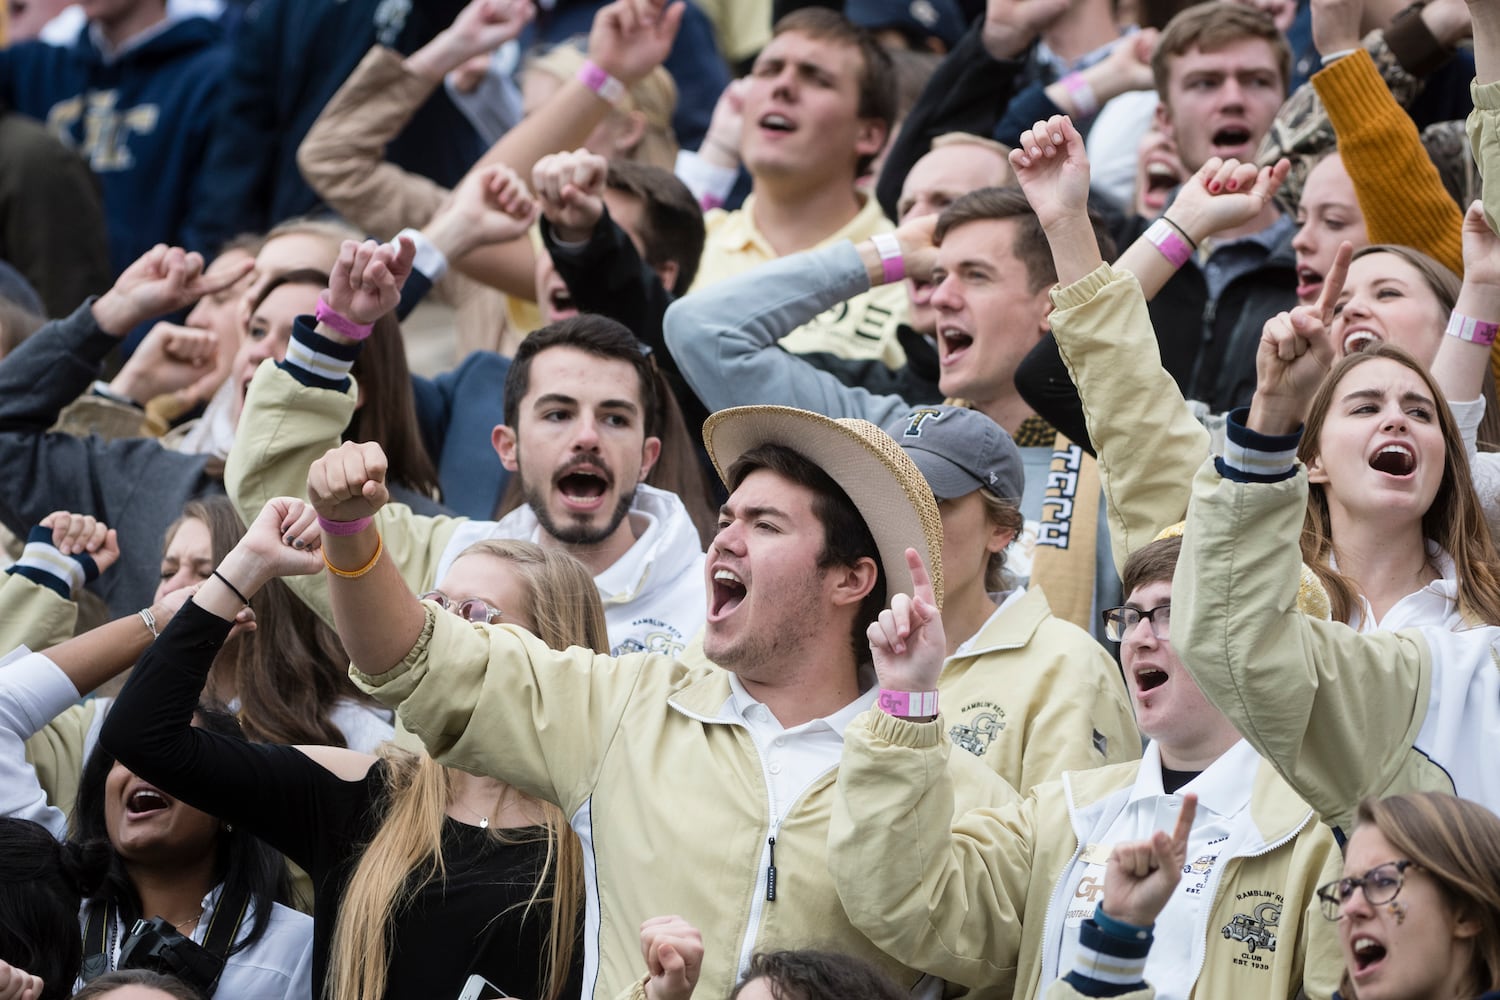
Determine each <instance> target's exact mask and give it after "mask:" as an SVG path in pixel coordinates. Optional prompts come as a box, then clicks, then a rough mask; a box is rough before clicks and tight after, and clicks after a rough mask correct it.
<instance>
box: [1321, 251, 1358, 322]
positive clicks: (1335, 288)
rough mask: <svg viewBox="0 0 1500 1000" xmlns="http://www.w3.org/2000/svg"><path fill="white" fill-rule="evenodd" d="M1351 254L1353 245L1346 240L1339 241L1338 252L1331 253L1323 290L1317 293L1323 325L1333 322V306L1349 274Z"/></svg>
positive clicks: (1352, 254)
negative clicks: (1330, 262) (1331, 259)
mask: <svg viewBox="0 0 1500 1000" xmlns="http://www.w3.org/2000/svg"><path fill="white" fill-rule="evenodd" d="M1353 256H1354V245H1353V244H1352V243H1349V242H1348V241H1347V240H1346V241H1344V242H1343V243H1340V244H1339V249H1338V253H1336V254H1334V255H1333V266H1332V267H1330V268H1329V269H1328V273H1327V274H1326V275H1324V277H1323V290H1322V292H1320V293H1319V294H1318V314H1319V315H1320V316H1322V318H1323V325H1324V326H1327V325H1328V324H1329V323H1332V322H1333V307H1334V304H1335V303H1337V302H1338V300H1339V295H1340V293H1342V292H1343V290H1344V279H1345V278H1347V277H1348V276H1349V261H1350V259H1351V258H1353Z"/></svg>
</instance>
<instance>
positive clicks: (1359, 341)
mask: <svg viewBox="0 0 1500 1000" xmlns="http://www.w3.org/2000/svg"><path fill="white" fill-rule="evenodd" d="M1378 343H1380V337H1379V335H1377V334H1376V333H1375V332H1374V331H1372V330H1352V331H1350V332H1349V333H1348V334H1347V335H1346V336H1345V337H1344V353H1345V354H1358V353H1359V352H1360V351H1364V350H1368V349H1369V348H1371V347H1374V346H1375V345H1376V344H1378Z"/></svg>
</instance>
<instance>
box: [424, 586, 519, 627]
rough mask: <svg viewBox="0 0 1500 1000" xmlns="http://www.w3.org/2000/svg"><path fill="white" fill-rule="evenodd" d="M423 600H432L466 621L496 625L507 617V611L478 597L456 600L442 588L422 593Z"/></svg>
mask: <svg viewBox="0 0 1500 1000" xmlns="http://www.w3.org/2000/svg"><path fill="white" fill-rule="evenodd" d="M422 600H424V601H432V602H433V603H434V604H436V605H437V606H438V607H440V608H442V609H443V610H444V611H451V612H452V613H453V614H455V615H458V617H460V618H463V619H465V620H466V621H471V622H478V623H479V624H481V625H494V624H496V623H498V622H499V621H500V619H501V618H504V617H505V612H503V611H501V610H500V609H499V608H496V607H492V606H491V605H489V604H486V603H485V602H484V601H482V600H480V599H479V598H477V597H469V598H465V599H464V600H462V601H455V600H454V599H453V598H451V597H449V596H448V595H447V594H445V593H443V592H442V591H441V590H431V591H428V592H427V593H425V594H423V595H422Z"/></svg>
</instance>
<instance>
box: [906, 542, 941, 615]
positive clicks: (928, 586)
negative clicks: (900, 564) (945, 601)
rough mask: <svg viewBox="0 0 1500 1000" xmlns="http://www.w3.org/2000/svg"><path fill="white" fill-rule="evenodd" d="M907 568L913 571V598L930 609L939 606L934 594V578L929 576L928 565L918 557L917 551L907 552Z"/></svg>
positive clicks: (908, 550)
mask: <svg viewBox="0 0 1500 1000" xmlns="http://www.w3.org/2000/svg"><path fill="white" fill-rule="evenodd" d="M906 568H907V569H909V570H911V585H912V596H913V597H914V598H916V599H917V600H919V601H922V602H923V603H925V604H927V605H928V606H930V607H936V606H937V598H936V597H935V596H934V595H933V593H932V578H931V577H929V576H928V575H927V564H926V563H924V562H922V557H921V556H919V555H917V550H916V549H907V550H906Z"/></svg>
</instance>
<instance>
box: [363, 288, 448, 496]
mask: <svg viewBox="0 0 1500 1000" xmlns="http://www.w3.org/2000/svg"><path fill="white" fill-rule="evenodd" d="M351 374H353V376H354V381H355V384H357V385H358V386H359V390H360V401H361V404H360V406H359V408H358V409H357V410H355V411H354V416H353V417H351V418H350V419H349V426H348V427H347V428H346V429H345V430H344V440H345V441H375V442H377V443H379V445H380V448H381V450H382V451H384V452H385V457H386V462H387V469H388V474H389V476H390V478H391V479H392V480H394V481H395V482H398V483H400V484H401V485H403V486H406V487H408V488H410V489H413V490H416V491H417V492H418V493H421V494H424V495H425V496H429V497H438V496H439V495H440V493H441V491H440V487H439V486H438V474H437V467H436V466H435V465H433V463H432V456H431V455H430V454H428V452H427V446H426V445H425V444H423V443H422V431H421V428H420V427H419V426H418V424H417V404H416V398H415V397H414V396H413V395H412V391H411V369H410V368H409V367H408V366H407V364H406V344H405V342H404V341H403V340H402V338H401V324H400V323H399V322H398V321H397V320H396V314H395V313H393V312H392V313H386V314H385V315H384V316H382V317H380V318H379V319H378V320H376V321H375V330H374V333H373V334H372V335H371V336H370V338H369V339H368V340H366V341H365V346H364V349H363V350H361V351H360V352H359V357H358V358H356V359H355V361H354V370H353V372H352V373H351Z"/></svg>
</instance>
